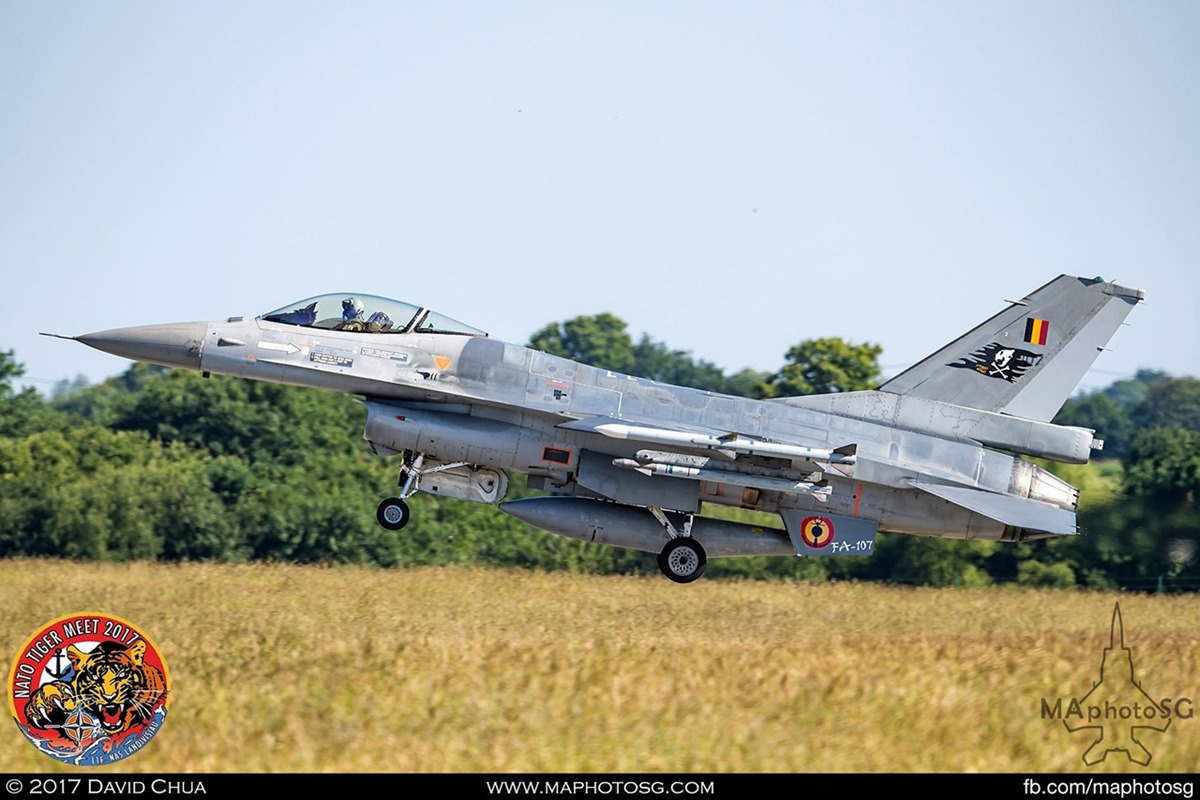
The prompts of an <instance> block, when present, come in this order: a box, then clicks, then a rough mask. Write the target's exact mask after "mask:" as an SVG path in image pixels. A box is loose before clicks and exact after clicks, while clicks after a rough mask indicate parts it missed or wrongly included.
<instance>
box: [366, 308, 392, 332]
mask: <svg viewBox="0 0 1200 800" xmlns="http://www.w3.org/2000/svg"><path fill="white" fill-rule="evenodd" d="M390 327H392V318H391V317H389V316H388V315H387V314H385V313H383V312H382V311H376V312H375V313H374V314H372V315H371V316H370V318H368V319H367V329H368V330H372V331H386V330H387V329H388V328H390Z"/></svg>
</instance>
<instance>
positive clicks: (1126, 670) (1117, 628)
mask: <svg viewBox="0 0 1200 800" xmlns="http://www.w3.org/2000/svg"><path fill="white" fill-rule="evenodd" d="M1172 714H1174V715H1176V716H1181V717H1183V718H1190V717H1191V716H1192V710H1191V700H1190V699H1188V698H1179V699H1178V700H1172V698H1169V697H1164V698H1162V699H1160V700H1155V699H1154V698H1153V697H1151V696H1150V695H1149V694H1148V693H1147V692H1146V690H1145V689H1144V688H1142V684H1141V683H1140V682H1139V681H1138V679H1137V677H1136V675H1135V672H1134V667H1133V651H1132V650H1131V649H1130V648H1129V647H1127V646H1126V645H1125V627H1124V623H1123V620H1122V618H1121V605H1120V603H1115V604H1114V605H1113V616H1112V629H1111V633H1110V636H1109V644H1108V647H1106V648H1104V651H1103V655H1102V658H1101V661H1100V677H1099V679H1098V680H1096V681H1095V682H1093V683H1092V688H1091V689H1090V690H1089V691H1088V693H1087V694H1085V695H1084V696H1083V697H1080V698H1078V699H1075V698H1070V699H1069V702H1068V703H1067V704H1066V706H1065V707H1064V706H1063V700H1062V699H1059V700H1057V701H1056V702H1055V704H1054V705H1053V706H1051V705H1050V704H1049V703H1048V702H1047V701H1046V700H1045V699H1043V700H1042V717H1043V718H1046V717H1051V718H1055V719H1061V720H1062V722H1063V725H1064V726H1066V729H1067V730H1068V731H1070V732H1071V733H1079V732H1080V731H1088V732H1090V733H1091V734H1092V735H1093V736H1094V739H1093V741H1092V743H1091V744H1090V745H1089V746H1088V748H1087V749H1086V750H1085V751H1084V753H1083V763H1084V764H1086V765H1088V766H1089V767H1091V766H1095V765H1096V764H1100V763H1101V762H1103V761H1104V760H1105V759H1107V758H1108V755H1109V753H1113V752H1124V753H1125V755H1126V756H1127V757H1128V758H1129V760H1130V761H1131V762H1133V763H1135V764H1140V765H1142V766H1147V765H1148V764H1149V763H1150V759H1151V757H1152V756H1151V754H1150V750H1149V749H1148V748H1147V747H1146V741H1145V740H1144V735H1145V732H1146V731H1158V732H1159V733H1163V732H1165V731H1166V730H1167V728H1169V727H1170V726H1171V717H1172Z"/></svg>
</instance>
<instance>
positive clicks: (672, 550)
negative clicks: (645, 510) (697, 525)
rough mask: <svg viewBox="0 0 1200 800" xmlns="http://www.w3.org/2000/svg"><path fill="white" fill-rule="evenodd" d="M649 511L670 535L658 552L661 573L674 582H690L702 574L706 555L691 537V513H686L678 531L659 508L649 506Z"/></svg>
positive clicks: (706, 558)
mask: <svg viewBox="0 0 1200 800" xmlns="http://www.w3.org/2000/svg"><path fill="white" fill-rule="evenodd" d="M650 513H651V514H653V515H654V518H655V519H657V520H658V521H659V524H661V525H662V526H663V528H664V529H665V530H666V531H667V535H668V536H670V537H671V538H670V540H669V541H668V542H667V544H666V546H665V547H663V549H662V551H661V552H660V553H659V554H658V568H659V569H660V570H662V574H663V575H666V576H667V577H668V578H670V579H671V580H673V581H675V582H676V583H691V582H692V581H694V580H696V579H697V578H699V577H700V576H701V575H703V574H704V567H705V565H706V564H707V563H708V556H707V555H706V554H705V552H704V548H703V547H702V546H701V545H700V543H699V542H697V541H696V540H695V539H693V538H692V520H693V517H692V515H691V514H688V516H687V520H686V521H685V522H684V523H683V531H682V532H680V531H679V530H678V529H676V527H675V525H674V524H672V522H671V520H670V519H669V518H668V517H667V515H666V514H664V513H663V510H662V509H661V508H658V507H656V506H651V507H650Z"/></svg>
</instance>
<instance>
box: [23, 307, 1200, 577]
mask: <svg viewBox="0 0 1200 800" xmlns="http://www.w3.org/2000/svg"><path fill="white" fill-rule="evenodd" d="M528 344H529V346H531V347H534V348H537V349H541V350H545V351H547V352H550V353H554V354H556V355H562V356H565V357H568V358H572V359H575V360H578V361H582V362H584V363H590V364H593V365H595V366H598V367H601V368H606V369H611V370H614V371H619V372H624V373H628V374H632V375H638V376H640V377H646V378H650V379H653V380H659V381H664V382H670V383H676V384H679V385H685V386H693V387H695V388H700V389H707V390H710V391H718V392H724V393H729V394H736V395H741V396H745V397H755V398H770V397H783V396H792V395H803V394H809V393H817V392H827V391H854V390H857V389H866V388H872V387H873V386H876V385H878V383H879V382H880V380H881V374H880V368H879V364H878V357H879V355H880V354H881V352H882V348H880V347H879V346H878V345H874V344H871V343H859V344H855V343H849V342H845V341H843V340H841V339H837V338H824V339H810V340H806V341H803V342H800V343H799V344H797V345H795V346H794V347H792V348H790V349H789V350H788V352H787V353H786V355H785V358H786V362H785V363H784V364H783V365H782V366H781V367H780V369H779V370H778V371H777V372H757V371H752V370H743V371H741V372H737V373H733V374H728V375H727V374H725V373H724V372H723V371H722V370H721V369H720V368H718V367H717V366H715V365H714V364H712V363H709V362H706V361H703V360H699V359H696V358H694V357H693V356H692V355H691V354H690V353H687V352H683V351H678V350H672V349H670V348H669V347H667V345H666V344H664V343H662V342H659V341H655V340H653V339H651V338H649V337H648V336H645V335H643V336H642V337H641V338H640V339H638V340H634V338H633V337H632V336H631V335H630V334H629V332H628V331H627V329H626V325H625V323H624V322H623V321H621V320H620V319H619V318H618V317H615V316H613V315H612V314H599V315H595V316H583V317H576V318H574V319H571V320H567V321H565V322H560V323H553V324H551V325H547V326H546V327H545V328H542V329H541V330H539V331H537V332H536V333H535V334H534V335H533V336H532V337H531V338H530V341H529V343H528ZM22 374H23V368H22V366H21V364H20V363H19V361H18V360H17V358H16V355H15V353H13V352H12V351H7V352H0V557H4V556H51V557H66V558H75V559H98V560H110V561H120V560H130V559H155V560H163V561H178V560H217V561H249V560H263V561H286V562H297V563H356V564H374V565H378V566H381V567H395V566H416V565H445V564H459V565H497V566H521V567H528V568H536V569H567V570H576V571H583V572H593V573H642V572H645V573H652V572H656V571H657V567H656V565H655V559H654V556H653V555H652V554H647V553H639V552H635V551H627V550H621V549H617V548H611V547H605V546H601V545H593V544H588V543H584V542H577V541H574V540H570V539H565V538H563V537H559V536H555V535H553V534H550V533H545V532H543V531H540V530H537V529H534V528H531V527H529V526H527V525H525V524H523V523H521V522H518V521H517V520H515V519H513V518H511V517H509V516H507V515H506V514H503V513H502V512H500V511H499V510H497V509H496V508H494V507H491V506H486V505H482V504H477V503H468V502H463V501H456V500H453V499H446V498H441V497H436V496H433V495H425V494H422V495H420V496H419V497H418V498H416V499H415V500H414V502H415V504H416V508H415V509H414V511H415V513H414V514H413V518H412V522H411V523H410V524H409V525H408V527H406V528H405V529H404V530H402V531H400V532H398V533H393V532H389V531H386V530H384V529H383V528H381V527H380V526H379V525H378V524H377V523H376V522H375V514H374V511H375V506H376V504H377V503H378V501H379V500H380V499H381V498H382V497H383V496H385V495H386V494H389V493H391V492H393V491H394V489H395V484H396V479H397V470H398V468H399V461H398V459H396V458H389V459H385V458H380V457H378V456H375V455H373V454H372V453H371V452H370V449H369V448H368V446H367V444H366V443H365V441H364V440H363V438H362V427H363V422H364V421H365V410H364V408H363V407H362V405H361V404H360V403H359V402H357V401H356V400H355V399H353V398H351V397H347V396H345V395H340V394H335V393H331V392H324V391H319V390H314V389H302V388H296V387H290V386H281V385H275V384H267V383H258V382H254V381H246V380H238V379H234V378H225V377H221V376H213V377H211V378H204V377H202V376H201V375H200V374H199V373H195V372H189V371H184V370H168V369H164V368H161V367H154V366H149V365H144V364H134V365H132V366H131V367H130V368H129V369H128V370H126V372H124V373H123V374H122V375H120V376H117V377H114V378H110V379H108V380H106V381H104V382H102V383H99V384H95V385H87V384H86V382H83V381H79V380H76V381H73V382H67V381H64V382H62V383H60V384H59V385H58V386H56V387H55V390H54V391H53V392H51V394H50V396H49V397H45V396H43V395H42V394H41V393H39V392H37V391H36V390H34V389H32V388H27V389H24V390H17V389H16V388H15V384H16V382H17V380H18V379H19V378H20V377H21V375H22ZM1055 421H1056V422H1060V423H1062V424H1070V425H1081V426H1084V427H1089V428H1094V429H1096V430H1097V431H1099V432H1101V434H1102V435H1103V437H1104V439H1105V445H1104V449H1103V451H1102V452H1101V454H1100V455H1102V456H1103V457H1102V458H1100V459H1098V460H1094V461H1093V463H1091V464H1088V465H1084V466H1072V465H1059V464H1052V463H1043V464H1042V465H1043V466H1046V467H1047V468H1049V469H1052V470H1053V471H1055V472H1056V473H1058V474H1060V475H1061V476H1062V477H1064V478H1066V479H1067V480H1069V481H1071V482H1072V483H1074V484H1075V485H1077V486H1079V487H1081V489H1082V491H1083V497H1082V502H1081V509H1080V513H1079V517H1078V521H1079V527H1080V529H1081V531H1082V535H1080V536H1077V537H1069V538H1057V539H1052V540H1046V541H1040V542H1031V543H1026V544H1019V545H1014V544H1000V543H994V542H976V541H958V540H940V539H924V538H918V537H911V536H903V535H889V534H880V536H879V539H878V543H877V547H876V553H875V554H874V555H873V556H871V557H869V558H863V557H844V558H827V559H800V558H778V557H777V558H726V559H714V560H713V561H712V562H710V565H709V569H708V572H707V575H708V576H710V577H720V576H722V575H725V576H739V577H743V578H771V577H776V578H778V577H788V578H801V579H814V580H820V579H853V580H876V581H893V582H903V583H908V584H927V585H985V584H988V583H993V582H1017V583H1020V584H1024V585H1031V586H1046V585H1051V586H1061V587H1069V586H1087V587H1096V588H1113V587H1123V588H1129V589H1139V590H1156V589H1165V590H1196V589H1200V554H1197V552H1196V543H1197V534H1198V532H1200V511H1198V510H1197V507H1196V496H1197V489H1198V488H1200V380H1197V379H1196V378H1193V377H1173V376H1170V375H1167V374H1165V373H1161V372H1155V371H1149V370H1143V371H1141V372H1139V373H1137V374H1136V375H1135V376H1133V377H1132V378H1129V379H1125V380H1121V381H1116V382H1114V383H1113V384H1112V385H1110V386H1109V387H1106V388H1105V389H1103V390H1100V391H1097V392H1092V393H1088V394H1084V395H1081V396H1077V397H1074V398H1072V399H1071V400H1069V401H1068V402H1067V403H1066V405H1065V406H1064V407H1063V409H1062V411H1061V412H1060V413H1059V415H1058V416H1057V417H1056V418H1055ZM1039 463H1041V462H1039ZM510 487H511V488H510V494H509V497H510V498H511V497H514V496H523V495H528V494H533V492H532V491H531V490H529V489H527V488H525V487H524V486H523V483H522V481H520V480H514V481H512V482H511V484H510ZM715 513H722V514H727V515H732V516H737V515H738V514H739V513H745V512H738V511H737V510H728V509H719V510H717V511H716V512H715Z"/></svg>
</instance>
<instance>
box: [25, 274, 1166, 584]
mask: <svg viewBox="0 0 1200 800" xmlns="http://www.w3.org/2000/svg"><path fill="white" fill-rule="evenodd" d="M1144 298H1145V293H1144V292H1143V291H1142V290H1140V289H1130V288H1126V287H1123V286H1118V285H1116V284H1114V283H1110V282H1106V281H1104V280H1102V279H1100V278H1094V279H1085V278H1078V277H1073V276H1069V275H1060V276H1059V277H1057V278H1055V279H1054V280H1051V281H1050V282H1049V283H1047V284H1045V285H1044V286H1042V287H1041V288H1039V289H1037V290H1035V291H1034V292H1032V293H1031V294H1029V295H1028V296H1026V297H1025V298H1023V299H1021V300H1017V301H1006V302H1008V303H1009V305H1008V306H1007V307H1006V308H1004V309H1003V310H1001V311H1000V312H999V313H997V314H996V315H995V316H993V317H991V318H990V319H988V320H986V321H985V322H982V323H981V324H980V325H978V326H977V327H975V328H974V329H972V330H970V331H968V332H967V333H965V334H963V335H962V336H961V337H959V338H957V339H955V340H954V341H952V342H950V343H949V344H947V345H945V346H944V347H942V348H940V349H938V350H937V351H935V352H934V353H933V354H932V355H930V356H929V357H927V358H925V359H924V360H922V361H920V362H919V363H917V364H915V365H914V366H912V367H911V368H909V369H907V370H906V371H904V372H902V373H901V374H899V375H897V376H896V377H894V378H892V379H890V380H888V381H886V382H885V383H883V384H882V385H881V386H879V387H878V388H876V389H873V390H869V391H857V392H844V393H836V394H826V395H815V396H807V397H786V398H778V399H771V400H753V399H747V398H742V397H734V396H729V395H723V394H717V393H713V392H707V391H700V390H697V389H691V388H685V387H679V386H672V385H668V384H663V383H658V382H655V381H651V380H646V379H643V378H638V377H634V376H631V375H623V374H619V373H616V372H611V371H608V370H604V369H598V368H596V367H593V366H589V365H587V364H580V363H576V362H574V361H571V360H569V359H566V358H560V357H558V356H554V355H550V354H548V353H544V352H540V351H538V350H533V349H530V348H528V347H523V346H521V345H516V344H510V343H507V342H503V341H499V340H497V339H495V338H493V337H491V336H489V335H488V334H487V333H485V332H483V331H482V330H478V329H476V328H474V327H471V326H469V325H465V324H463V323H461V322H458V321H456V320H454V319H451V318H450V317H447V316H445V315H443V314H441V313H439V312H438V311H435V310H433V309H431V308H428V307H425V306H420V305H414V304H410V303H406V302H402V301H398V300H390V299H387V298H385V297H380V296H376V295H370V294H357V293H335V294H323V295H320V296H316V297H310V298H307V299H304V300H300V301H298V302H295V303H289V304H288V305H285V306H283V307H281V308H279V309H277V310H275V311H271V312H268V313H266V314H263V315H261V316H258V317H253V318H245V317H229V318H228V319H226V320H225V321H223V322H183V323H170V324H160V325H142V326H138V327H127V328H116V329H113V330H106V331H101V332H97V333H89V334H85V335H82V336H73V337H72V336H66V337H62V338H71V339H75V340H77V341H80V342H83V343H84V344H86V345H89V346H90V347H94V348H96V349H99V350H103V351H105V352H108V353H112V354H115V355H117V356H121V357H124V358H129V359H133V360H137V361H144V362H148V363H152V364H160V365H165V366H168V367H180V368H185V369H192V370H200V371H201V372H203V373H204V374H205V375H206V376H207V375H209V374H214V373H215V374H220V375H232V376H236V377H239V378H247V379H250V380H260V381H271V382H276V383H285V384H293V385H296V386H306V387H312V388H316V389H326V390H334V391H340V392H347V393H350V394H353V395H356V396H357V397H358V398H360V399H361V401H362V402H363V403H364V405H365V406H366V424H365V428H364V434H363V435H364V438H365V439H366V440H367V442H369V443H370V446H371V447H372V448H373V450H374V451H375V452H376V453H377V454H379V455H382V456H398V457H399V458H398V460H399V481H398V483H397V486H398V487H399V490H398V492H396V493H395V494H394V495H393V496H390V497H386V498H384V499H383V500H382V502H381V503H380V504H379V506H378V508H377V510H376V517H377V519H378V521H379V523H380V524H381V525H383V526H384V527H385V528H387V529H389V530H394V531H398V530H400V529H402V528H403V527H404V526H405V525H406V524H407V523H408V521H409V517H410V507H409V503H408V501H409V499H410V498H411V497H412V496H413V495H414V494H415V493H417V492H427V493H431V494H437V495H443V496H447V497H452V498H458V499H460V500H467V501H475V502H482V503H491V504H497V505H499V507H500V509H501V510H503V511H505V512H507V513H508V514H511V515H512V516H514V517H516V518H518V519H520V520H523V521H525V522H527V523H529V524H531V525H534V526H537V527H539V528H542V529H544V530H548V531H551V532H553V533H556V534H561V535H563V536H567V537H571V538H574V539H580V540H583V541H588V542H599V543H602V544H607V545H613V546H616V547H624V548H632V549H634V550H642V551H647V552H652V553H656V554H657V555H658V564H659V567H660V568H661V570H662V572H663V573H664V574H665V575H666V576H667V577H668V578H670V579H672V580H674V581H676V582H679V583H688V582H691V581H694V580H695V579H696V578H698V577H700V575H701V574H702V573H703V572H704V569H705V565H706V563H707V560H708V559H709V558H716V557H725V556H762V555H778V556H790V557H796V556H802V557H823V556H835V555H855V556H864V555H870V554H871V552H872V551H873V549H874V546H875V538H876V533H877V532H878V531H884V532H893V533H902V534H913V535H919V536H938V537H947V538H956V539H984V540H996V541H1005V542H1023V541H1029V540H1035V539H1043V538H1048V537H1054V536H1070V535H1074V534H1075V533H1076V526H1075V511H1076V504H1077V502H1078V499H1079V493H1078V491H1077V490H1076V489H1075V488H1074V487H1073V486H1071V485H1070V484H1069V483H1067V482H1065V481H1063V480H1061V479H1060V478H1058V477H1056V476H1055V475H1053V474H1052V473H1050V472H1048V471H1047V470H1045V469H1043V468H1041V467H1039V466H1037V465H1035V464H1033V463H1031V462H1030V461H1028V460H1026V459H1025V458H1022V456H1033V457H1039V458H1045V459H1051V460H1054V461H1060V462H1066V463H1071V464H1083V463H1086V462H1087V461H1088V460H1089V458H1090V455H1091V453H1092V451H1093V450H1096V449H1099V448H1100V447H1101V446H1102V442H1101V441H1100V440H1099V439H1097V438H1096V437H1095V433H1096V432H1095V431H1093V430H1090V429H1086V428H1079V427H1065V426H1061V425H1055V424H1052V423H1051V422H1050V420H1051V419H1052V418H1053V417H1054V415H1055V414H1056V413H1057V412H1058V410H1059V409H1060V408H1061V406H1062V404H1063V403H1064V402H1065V401H1066V399H1067V397H1068V396H1069V395H1070V393H1071V392H1072V391H1073V390H1074V388H1075V386H1076V385H1077V383H1078V382H1079V380H1080V378H1082V377H1083V375H1084V373H1085V372H1086V371H1087V370H1088V369H1089V368H1090V366H1091V365H1092V363H1093V362H1094V361H1095V359H1096V357H1097V355H1098V354H1099V352H1100V351H1101V350H1103V349H1104V347H1105V345H1106V344H1107V343H1108V341H1109V339H1110V338H1111V337H1112V336H1113V334H1114V333H1115V332H1116V330H1117V328H1118V327H1119V326H1120V325H1121V324H1122V322H1123V321H1124V320H1125V318H1126V316H1127V315H1128V314H1129V312H1130V311H1131V310H1132V308H1133V307H1134V306H1135V305H1137V304H1138V303H1139V302H1141V301H1142V300H1143V299H1144ZM896 322H897V324H903V325H908V324H910V322H911V321H910V320H901V319H897V321H896ZM47 335H57V334H47ZM510 474H517V475H524V476H526V479H527V481H528V483H529V485H530V486H531V487H533V488H535V489H538V490H541V494H539V495H537V496H533V497H526V498H522V499H517V500H511V501H507V502H506V501H505V496H506V494H507V490H508V481H509V476H510ZM722 505H723V506H735V507H739V508H746V509H753V510H756V511H761V512H767V513H768V514H770V515H777V516H778V519H779V520H780V523H779V524H780V525H781V527H778V528H776V527H769V526H767V527H764V526H756V525H751V524H744V523H738V522H732V521H728V520H723V519H719V518H716V517H713V516H711V515H706V514H705V513H704V512H705V510H706V508H709V507H712V506H722ZM767 519H770V517H767Z"/></svg>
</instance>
